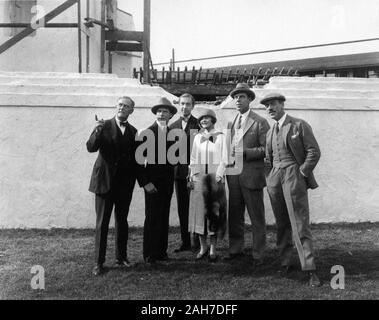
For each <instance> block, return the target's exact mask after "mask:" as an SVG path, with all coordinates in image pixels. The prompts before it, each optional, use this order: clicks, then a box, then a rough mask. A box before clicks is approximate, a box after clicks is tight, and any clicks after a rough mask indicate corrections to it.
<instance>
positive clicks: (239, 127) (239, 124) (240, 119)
mask: <svg viewBox="0 0 379 320" xmlns="http://www.w3.org/2000/svg"><path fill="white" fill-rule="evenodd" d="M241 123H242V115H240V116H239V118H238V122H237V126H236V129H237V130H238V129H241Z"/></svg>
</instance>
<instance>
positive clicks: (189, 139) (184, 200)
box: [170, 93, 200, 252]
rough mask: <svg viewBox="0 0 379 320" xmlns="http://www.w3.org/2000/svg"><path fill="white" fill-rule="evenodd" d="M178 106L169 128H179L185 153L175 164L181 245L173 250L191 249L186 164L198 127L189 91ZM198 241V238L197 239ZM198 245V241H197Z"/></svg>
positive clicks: (193, 101)
mask: <svg viewBox="0 0 379 320" xmlns="http://www.w3.org/2000/svg"><path fill="white" fill-rule="evenodd" d="M179 106H180V110H181V113H182V114H181V116H180V118H179V119H178V120H176V121H175V122H173V123H172V124H171V125H170V129H176V130H180V131H181V132H182V134H183V135H185V136H184V137H183V138H181V139H179V142H178V143H184V144H185V146H184V148H179V150H185V151H186V154H183V155H179V156H180V162H179V163H178V164H177V165H176V166H175V168H174V172H175V193H176V200H177V204H178V216H179V223H180V234H181V241H182V243H181V245H180V246H179V247H178V248H177V249H175V252H181V251H187V250H191V236H190V233H189V232H188V210H189V193H190V190H189V189H188V188H187V178H188V165H189V161H190V156H191V149H192V143H193V138H194V136H195V135H196V134H197V132H198V130H199V129H200V127H199V124H198V121H197V119H196V118H195V117H194V116H193V115H192V110H193V108H194V106H195V99H194V97H193V96H192V95H191V94H189V93H184V94H182V95H181V96H180V97H179ZM193 240H194V241H193V242H194V246H196V243H195V242H196V240H197V238H196V237H195V236H194V235H193ZM197 242H198V240H197ZM197 246H198V243H197Z"/></svg>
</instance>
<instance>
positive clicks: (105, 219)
mask: <svg viewBox="0 0 379 320" xmlns="http://www.w3.org/2000/svg"><path fill="white" fill-rule="evenodd" d="M134 185H135V179H134V180H133V179H130V181H128V182H127V183H126V184H124V185H123V186H122V187H114V188H113V189H111V190H110V191H109V192H108V193H106V194H96V198H95V209H96V234H95V261H96V263H97V264H103V263H104V262H105V254H106V249H107V238H108V228H109V221H110V218H111V215H112V210H113V206H114V212H115V232H116V234H115V240H116V259H117V260H121V261H122V260H125V259H126V258H127V242H128V230H129V225H128V213H129V205H130V202H131V200H132V195H133V189H134Z"/></svg>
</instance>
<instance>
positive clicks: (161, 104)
mask: <svg viewBox="0 0 379 320" xmlns="http://www.w3.org/2000/svg"><path fill="white" fill-rule="evenodd" d="M159 108H166V109H168V110H169V111H170V113H171V114H172V115H174V114H175V113H177V112H178V110H177V109H176V108H175V107H174V106H173V105H172V103H171V102H170V101H169V100H168V99H167V98H166V97H162V98H160V99H159V101H158V103H157V104H156V105H155V106H153V107H152V108H151V112H152V113H154V114H156V113H157V111H158V109H159Z"/></svg>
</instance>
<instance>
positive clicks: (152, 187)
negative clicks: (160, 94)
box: [136, 98, 177, 264]
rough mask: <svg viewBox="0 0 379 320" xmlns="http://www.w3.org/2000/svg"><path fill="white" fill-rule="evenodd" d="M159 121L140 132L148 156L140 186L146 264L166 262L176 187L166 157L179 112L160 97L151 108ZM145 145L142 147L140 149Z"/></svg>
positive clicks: (142, 161) (142, 168)
mask: <svg viewBox="0 0 379 320" xmlns="http://www.w3.org/2000/svg"><path fill="white" fill-rule="evenodd" d="M151 111H152V112H153V113H154V114H155V115H156V121H155V122H154V123H153V124H152V125H151V126H150V127H149V128H147V129H145V130H144V131H142V132H141V133H139V137H138V140H143V139H144V137H146V138H147V140H146V141H145V143H146V150H145V151H146V154H144V155H143V156H142V159H140V158H141V157H140V153H139V152H138V150H137V152H136V158H138V159H136V160H137V162H138V163H139V164H140V167H139V168H140V175H139V176H140V179H141V182H140V186H141V187H143V188H144V191H145V223H144V231H143V257H144V260H145V262H146V263H149V264H153V263H155V262H156V261H162V260H167V259H168V256H167V245H168V227H169V213H170V204H171V197H172V193H173V188H174V167H173V165H172V164H171V163H170V162H169V159H168V158H167V151H168V149H169V148H170V146H171V145H172V143H173V141H167V134H168V132H169V130H170V129H169V127H168V126H167V124H168V122H169V120H170V119H171V118H172V116H173V115H174V114H175V113H176V112H177V110H176V108H175V107H174V106H173V105H172V104H171V102H170V101H169V100H168V99H167V98H161V99H160V100H159V102H158V103H157V104H156V105H155V106H153V107H152V108H151ZM140 147H142V145H140V146H139V148H140Z"/></svg>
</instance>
